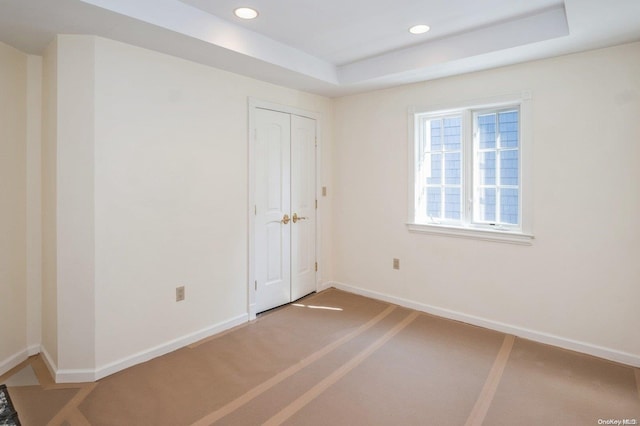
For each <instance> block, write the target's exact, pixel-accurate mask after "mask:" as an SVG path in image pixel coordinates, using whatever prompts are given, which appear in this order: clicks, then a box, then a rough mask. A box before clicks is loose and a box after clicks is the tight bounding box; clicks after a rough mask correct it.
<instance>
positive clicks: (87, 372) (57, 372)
mask: <svg viewBox="0 0 640 426" xmlns="http://www.w3.org/2000/svg"><path fill="white" fill-rule="evenodd" d="M247 321H248V315H247V314H242V315H239V316H237V317H235V318H231V319H230V320H227V321H223V322H221V323H218V324H214V325H212V326H210V327H207V328H204V329H202V330H199V331H196V332H194V333H190V334H187V335H186V336H182V337H179V338H177V339H173V340H170V341H168V342H166V343H163V344H161V345H158V346H155V347H153V348H150V349H147V350H144V351H141V352H138V353H136V354H133V355H131V356H128V357H126V358H122V359H120V360H118V361H115V362H112V363H109V364H106V365H103V366H101V367H99V368H97V369H96V370H92V369H68V370H65V369H59V368H58V366H57V365H56V363H55V362H53V359H52V358H51V355H49V352H47V350H46V348H44V347H42V348H41V350H40V353H42V358H43V359H44V362H45V364H46V366H47V368H48V369H49V372H50V373H51V376H52V377H54V378H55V381H56V383H83V382H94V381H96V380H99V379H102V378H103V377H106V376H109V375H111V374H114V373H117V372H118V371H121V370H124V369H126V368H129V367H133V366H134V365H137V364H141V363H143V362H146V361H149V360H151V359H153V358H157V357H159V356H161V355H164V354H167V353H169V352H173V351H175V350H177V349H180V348H182V347H184V346H187V345H190V344H192V343H195V342H197V341H199V340H202V339H205V338H207V337H210V336H213V335H215V334H218V333H221V332H223V331H225V330H228V329H230V328H233V327H235V326H237V325H240V324H243V323H245V322H247ZM16 365H17V364H16Z"/></svg>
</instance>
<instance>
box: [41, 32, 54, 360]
mask: <svg viewBox="0 0 640 426" xmlns="http://www.w3.org/2000/svg"><path fill="white" fill-rule="evenodd" d="M57 64H58V44H57V41H54V42H52V43H51V44H50V45H49V46H48V47H47V49H46V50H45V52H44V55H43V59H42V151H41V156H42V171H41V173H42V181H41V191H42V198H41V201H42V204H41V208H42V294H41V297H42V299H41V303H42V313H41V315H42V342H41V346H42V351H43V353H44V354H45V359H47V361H48V362H49V363H50V364H53V365H54V366H55V365H57V363H58V300H57V293H58V290H57V275H58V273H57V250H56V245H57V240H56V235H57V225H56V222H57V214H56V210H57V192H56V185H57V176H56V173H57V164H56V163H57V158H56V155H57V134H58V111H57V103H58V96H57V92H58V85H57V84H58V77H57Z"/></svg>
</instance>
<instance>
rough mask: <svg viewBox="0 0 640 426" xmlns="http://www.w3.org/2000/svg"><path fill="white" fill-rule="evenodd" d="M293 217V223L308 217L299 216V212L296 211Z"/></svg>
mask: <svg viewBox="0 0 640 426" xmlns="http://www.w3.org/2000/svg"><path fill="white" fill-rule="evenodd" d="M292 219H293V223H296V222H297V221H299V220H306V219H308V218H307V217H304V216H298V213H294V214H293V218H292Z"/></svg>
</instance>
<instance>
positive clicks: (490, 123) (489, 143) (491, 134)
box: [478, 114, 496, 149]
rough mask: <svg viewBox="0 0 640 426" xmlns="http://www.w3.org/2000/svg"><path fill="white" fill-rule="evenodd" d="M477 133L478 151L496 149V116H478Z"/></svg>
mask: <svg viewBox="0 0 640 426" xmlns="http://www.w3.org/2000/svg"><path fill="white" fill-rule="evenodd" d="M478 133H479V138H480V149H491V148H495V147H496V115H495V114H485V115H479V116H478Z"/></svg>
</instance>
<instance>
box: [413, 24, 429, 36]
mask: <svg viewBox="0 0 640 426" xmlns="http://www.w3.org/2000/svg"><path fill="white" fill-rule="evenodd" d="M429 30H430V28H429V26H428V25H424V24H423V25H414V26H413V27H411V28H409V32H410V33H411V34H424V33H426V32H427V31H429Z"/></svg>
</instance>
